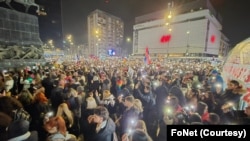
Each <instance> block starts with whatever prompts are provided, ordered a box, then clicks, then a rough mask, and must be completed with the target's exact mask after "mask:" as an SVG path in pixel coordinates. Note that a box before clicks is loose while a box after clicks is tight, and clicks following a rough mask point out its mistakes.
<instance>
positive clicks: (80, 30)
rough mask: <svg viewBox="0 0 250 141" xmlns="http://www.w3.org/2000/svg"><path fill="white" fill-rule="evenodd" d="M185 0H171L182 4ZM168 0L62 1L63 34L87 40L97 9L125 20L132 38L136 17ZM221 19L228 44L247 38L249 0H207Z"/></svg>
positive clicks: (126, 27) (162, 5) (151, 10)
mask: <svg viewBox="0 0 250 141" xmlns="http://www.w3.org/2000/svg"><path fill="white" fill-rule="evenodd" d="M185 1H188V0H174V2H175V3H182V2H185ZM168 2H171V0H63V4H62V8H63V10H62V12H63V13H62V14H63V27H64V33H65V34H72V35H73V36H74V39H75V42H76V43H87V24H86V22H87V15H88V14H90V12H92V11H94V10H95V9H100V10H103V11H105V12H108V13H110V14H112V15H114V16H117V17H120V18H121V19H122V20H123V21H124V23H125V37H132V35H133V33H132V31H133V30H132V29H133V24H134V20H135V17H136V16H141V15H144V14H148V13H151V12H155V11H158V10H162V9H164V8H167V3H168ZM211 2H212V4H213V5H214V7H215V9H217V10H218V11H219V13H220V14H221V16H222V18H223V23H222V25H223V30H222V32H223V33H224V34H225V35H226V36H227V37H228V38H229V40H230V43H231V45H232V46H234V45H235V44H237V43H238V42H240V41H242V40H244V39H246V38H248V37H250V8H249V5H250V0H211Z"/></svg>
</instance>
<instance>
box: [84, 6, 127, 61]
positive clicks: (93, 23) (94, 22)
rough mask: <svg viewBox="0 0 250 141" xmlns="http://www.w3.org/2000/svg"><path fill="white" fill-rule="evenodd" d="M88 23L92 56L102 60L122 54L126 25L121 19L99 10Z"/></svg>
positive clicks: (89, 16)
mask: <svg viewBox="0 0 250 141" xmlns="http://www.w3.org/2000/svg"><path fill="white" fill-rule="evenodd" d="M87 22H88V23H87V26H88V44H89V52H90V55H93V56H97V57H100V58H101V57H107V56H112V55H114V56H116V55H119V54H120V53H121V45H122V42H123V36H124V23H123V21H122V20H121V19H120V18H118V17H115V16H113V15H111V14H108V13H106V12H104V11H101V10H98V9H97V10H95V11H93V12H91V13H90V14H89V15H88V21H87ZM110 52H111V54H110Z"/></svg>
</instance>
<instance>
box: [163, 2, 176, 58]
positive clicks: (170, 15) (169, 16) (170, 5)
mask: <svg viewBox="0 0 250 141" xmlns="http://www.w3.org/2000/svg"><path fill="white" fill-rule="evenodd" d="M173 7H174V2H173V1H172V2H169V3H168V8H167V10H168V14H167V16H166V23H165V26H166V27H167V29H168V33H171V32H172V28H171V27H170V24H171V22H172V20H173ZM168 38H169V39H168V40H167V42H168V44H167V54H166V57H168V56H169V42H170V38H171V34H169V35H168Z"/></svg>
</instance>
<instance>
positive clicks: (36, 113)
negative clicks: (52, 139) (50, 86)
mask: <svg viewBox="0 0 250 141" xmlns="http://www.w3.org/2000/svg"><path fill="white" fill-rule="evenodd" d="M50 109H51V108H50V106H49V104H48V99H47V97H46V96H45V94H44V93H37V94H36V95H34V100H33V104H32V110H31V112H30V115H31V118H32V120H31V122H30V130H31V131H32V130H37V131H38V136H39V139H43V138H44V137H45V136H46V131H45V130H44V129H43V128H42V126H43V118H44V115H45V114H46V113H47V112H49V111H50Z"/></svg>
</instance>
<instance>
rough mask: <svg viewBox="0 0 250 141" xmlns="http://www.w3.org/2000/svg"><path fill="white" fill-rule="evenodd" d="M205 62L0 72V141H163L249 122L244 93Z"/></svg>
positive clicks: (104, 63) (93, 63)
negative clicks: (169, 129)
mask: <svg viewBox="0 0 250 141" xmlns="http://www.w3.org/2000/svg"><path fill="white" fill-rule="evenodd" d="M222 67H223V66H222V64H220V63H219V62H217V63H216V64H215V63H211V60H198V59H189V60H187V59H186V60H185V59H183V60H182V59H175V60H174V59H173V60H167V61H166V60H165V61H160V60H152V62H151V64H145V62H144V61H143V60H140V59H133V60H129V59H124V58H123V59H122V58H120V59H118V58H116V59H106V60H99V59H88V60H81V61H77V62H64V63H62V64H58V63H56V62H50V63H48V64H46V65H38V64H37V65H36V66H34V67H26V68H13V69H9V70H4V71H2V74H1V75H0V140H2V141H5V140H8V141H21V140H24V141H166V125H220V124H223V125H224V124H226V125H232V124H244V125H246V124H249V123H250V105H248V104H247V103H246V102H245V101H244V100H243V96H244V94H246V89H245V88H244V87H243V85H242V84H241V83H240V82H239V81H237V80H224V79H223V77H222V76H221V69H222Z"/></svg>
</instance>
